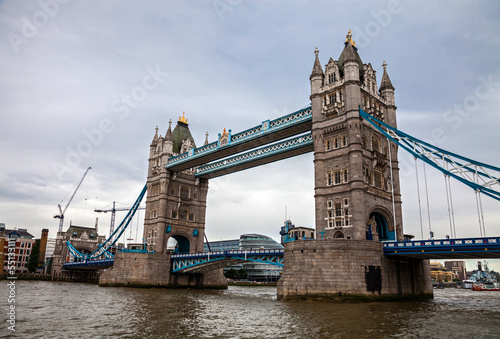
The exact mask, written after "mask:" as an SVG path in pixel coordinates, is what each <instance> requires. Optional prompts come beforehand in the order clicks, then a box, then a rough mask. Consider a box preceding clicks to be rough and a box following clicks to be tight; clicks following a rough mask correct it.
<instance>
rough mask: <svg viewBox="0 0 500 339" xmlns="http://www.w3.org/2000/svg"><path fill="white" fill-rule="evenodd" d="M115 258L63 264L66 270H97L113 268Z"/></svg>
mask: <svg viewBox="0 0 500 339" xmlns="http://www.w3.org/2000/svg"><path fill="white" fill-rule="evenodd" d="M113 262H114V258H109V259H98V260H85V261H73V262H67V263H65V264H63V269H65V270H97V269H102V268H108V267H111V266H113Z"/></svg>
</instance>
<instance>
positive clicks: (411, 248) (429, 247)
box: [384, 237, 500, 259]
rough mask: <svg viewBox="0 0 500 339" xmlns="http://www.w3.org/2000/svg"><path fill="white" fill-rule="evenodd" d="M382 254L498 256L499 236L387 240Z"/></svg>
mask: <svg viewBox="0 0 500 339" xmlns="http://www.w3.org/2000/svg"><path fill="white" fill-rule="evenodd" d="M384 254H385V255H386V256H389V257H410V258H419V259H488V258H500V237H490V238H464V239H436V240H418V241H388V242H384Z"/></svg>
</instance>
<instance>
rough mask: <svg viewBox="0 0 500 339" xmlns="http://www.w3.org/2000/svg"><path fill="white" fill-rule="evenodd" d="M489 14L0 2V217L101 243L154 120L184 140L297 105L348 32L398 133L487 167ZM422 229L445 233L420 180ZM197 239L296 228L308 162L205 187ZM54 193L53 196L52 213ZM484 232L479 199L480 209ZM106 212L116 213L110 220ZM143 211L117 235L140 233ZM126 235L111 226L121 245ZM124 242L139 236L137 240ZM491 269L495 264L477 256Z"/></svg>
mask: <svg viewBox="0 0 500 339" xmlns="http://www.w3.org/2000/svg"><path fill="white" fill-rule="evenodd" d="M499 16H500V4H499V3H498V2H496V1H480V2H476V1H460V2H455V1H439V2H425V5H424V4H423V3H421V2H406V1H357V2H351V1H336V2H331V1H314V2H304V1H287V2H284V1H272V2H269V1H243V0H242V1H226V0H220V1H206V2H202V1H183V2H174V1H116V0H111V1H94V2H88V1H78V0H77V1H62V0H53V1H40V2H39V1H14V0H7V1H2V2H0V36H2V37H3V39H4V40H3V42H4V43H3V44H1V45H0V67H1V72H2V77H1V78H0V103H1V108H2V109H1V110H0V122H1V123H0V158H1V159H2V162H1V163H2V166H1V170H0V222H3V223H5V224H6V227H7V228H14V227H19V228H27V229H28V230H29V232H30V233H32V234H33V235H34V236H35V237H39V236H40V233H41V229H42V228H48V229H49V237H51V238H53V237H55V235H56V232H57V228H58V220H57V219H54V218H53V216H54V215H56V214H57V213H58V208H57V204H58V203H59V202H61V200H62V199H63V198H64V197H66V199H68V198H69V196H70V195H71V193H72V189H73V188H74V186H75V185H76V184H77V183H78V181H79V180H80V179H81V177H82V175H83V173H84V171H85V169H86V168H87V167H89V166H91V167H92V170H91V171H89V173H88V175H87V177H86V178H85V180H84V182H83V183H82V186H81V187H80V190H79V191H78V193H77V194H76V195H75V198H74V200H73V202H72V203H71V205H70V206H69V208H68V210H67V212H66V215H65V223H64V229H67V228H68V227H69V225H70V221H72V222H73V224H76V225H81V226H87V227H92V226H93V225H94V224H95V219H96V218H99V230H100V233H101V232H103V233H105V234H106V235H107V234H109V222H110V214H109V213H108V214H102V213H94V212H93V211H94V208H99V209H106V208H110V207H111V205H112V202H113V201H116V202H117V206H118V207H123V206H127V205H128V206H130V205H132V203H133V202H134V200H135V199H136V197H137V196H138V195H139V192H140V190H141V188H142V186H143V185H144V183H145V181H146V176H147V160H148V155H149V145H150V143H151V140H152V139H153V136H154V132H155V127H156V126H158V128H159V133H161V134H162V135H164V134H165V132H166V130H167V128H168V121H169V120H170V119H172V122H173V124H174V125H175V123H176V121H177V120H178V118H179V117H180V116H182V114H183V112H185V116H186V118H187V119H188V122H189V128H190V130H191V133H192V135H193V137H194V139H195V142H196V144H197V145H198V146H200V145H202V144H203V141H204V140H205V133H206V132H208V134H209V141H210V142H212V141H215V140H216V137H217V134H218V133H221V132H222V130H223V129H224V128H226V129H231V130H232V131H233V133H235V132H238V131H242V130H245V129H247V128H250V127H253V126H256V125H259V124H260V123H261V122H262V121H264V120H267V119H273V118H277V117H279V116H282V115H285V114H288V113H291V112H294V111H296V110H298V109H300V108H302V107H304V106H306V105H308V104H309V103H310V100H309V95H310V84H309V75H310V74H311V71H312V67H313V62H314V53H313V52H314V49H315V48H316V47H318V49H319V58H320V61H321V64H322V65H323V66H324V65H326V63H327V62H328V60H329V58H330V57H331V58H333V59H335V60H336V59H338V57H339V55H340V53H341V51H342V49H343V47H344V41H345V36H346V34H347V32H348V30H349V29H351V31H352V35H353V39H354V40H355V41H356V46H357V48H358V53H359V55H360V57H361V59H362V61H363V62H364V63H366V64H368V63H371V65H372V66H373V68H374V69H375V70H376V72H377V81H378V84H380V80H381V76H382V63H383V62H384V61H386V62H387V71H388V74H389V76H390V78H391V81H392V84H393V85H394V87H395V97H396V106H397V107H398V109H397V117H398V128H399V129H401V130H402V131H404V132H406V133H408V134H411V135H413V136H415V137H417V138H420V139H423V140H426V141H429V142H430V143H433V144H435V145H437V146H439V147H442V148H444V149H447V150H450V151H453V152H455V153H458V154H461V155H464V156H466V157H470V158H473V159H476V160H479V161H482V162H485V163H489V164H492V165H495V166H500V151H499V148H498V146H497V145H499V144H500V133H498V128H499V126H500V114H498V107H499V106H500V91H499V89H500V64H499V63H498V55H500V24H499V21H498V17H499ZM399 157H400V161H401V163H400V168H401V172H400V173H401V189H402V200H403V227H404V232H405V233H408V234H413V235H415V236H416V237H417V238H421V237H422V233H423V237H424V238H426V237H428V234H429V225H428V221H427V220H428V217H427V209H426V202H425V201H424V195H425V193H424V186H423V185H424V183H423V173H422V172H421V171H422V169H423V168H422V165H421V164H420V165H419V170H420V172H419V176H420V180H421V181H420V194H421V199H422V208H423V209H422V219H423V223H422V227H421V224H420V215H419V208H418V203H417V189H416V183H415V181H416V176H415V173H416V172H415V165H414V161H413V158H412V157H411V156H409V155H407V154H403V153H402V151H400V154H399ZM427 176H428V177H427V180H428V186H429V188H430V193H429V204H430V206H431V208H430V211H429V213H430V216H431V226H430V227H431V228H432V230H433V231H434V233H435V237H436V238H445V237H446V235H448V234H449V233H450V225H449V219H448V210H447V203H446V193H445V186H444V179H443V176H442V174H440V173H437V172H436V171H434V170H432V169H429V168H428V169H427ZM209 185H210V188H209V193H208V205H207V215H206V233H207V237H208V239H209V240H211V241H216V240H219V239H233V238H238V237H239V235H240V234H245V233H260V234H265V235H268V236H271V237H272V238H273V239H275V240H279V229H280V227H281V226H282V225H283V221H284V219H285V206H287V209H288V216H289V218H290V219H291V220H292V222H293V223H295V224H296V225H298V226H308V227H314V226H315V225H314V186H313V156H312V154H306V155H302V156H298V157H295V158H291V159H288V160H284V161H280V162H276V163H272V164H269V165H266V166H261V167H257V168H254V169H250V170H246V171H242V172H238V173H235V174H231V175H228V176H224V177H220V178H216V179H213V180H211V181H210V184H209ZM452 192H453V202H454V211H455V221H456V229H457V235H458V236H459V237H476V236H479V226H478V214H477V209H476V201H475V196H474V193H473V192H472V191H471V190H470V189H468V188H466V187H462V186H461V185H460V184H459V183H457V182H452ZM66 202H67V200H64V201H63V205H64V204H65V203H66ZM482 204H483V210H484V221H485V225H486V234H487V235H496V236H498V235H500V225H499V223H498V220H500V209H499V207H498V206H499V205H498V202H497V201H494V200H493V199H490V198H488V197H483V198H482ZM123 216H124V214H123V212H121V213H120V212H119V213H117V218H116V219H117V223H119V221H121V219H122V218H123ZM143 218H144V211H141V212H140V216H139V219H138V220H134V221H133V223H132V225H133V227H134V228H133V229H132V236H133V237H134V236H135V233H136V229H138V230H137V233H138V234H139V236H138V238H142V222H143V220H142V219H143ZM128 236H129V232H127V237H128ZM138 240H139V241H140V239H138ZM488 261H490V262H491V263H492V264H491V265H490V266H492V267H494V268H495V270H497V271H500V263H499V261H493V260H488Z"/></svg>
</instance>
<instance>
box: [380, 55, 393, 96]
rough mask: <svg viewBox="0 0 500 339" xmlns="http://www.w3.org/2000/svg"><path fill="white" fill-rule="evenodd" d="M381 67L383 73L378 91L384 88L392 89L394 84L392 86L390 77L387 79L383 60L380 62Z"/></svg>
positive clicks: (385, 65)
mask: <svg viewBox="0 0 500 339" xmlns="http://www.w3.org/2000/svg"><path fill="white" fill-rule="evenodd" d="M382 67H383V68H384V74H382V81H381V83H380V89H379V90H380V91H382V90H384V89H391V90H393V91H394V86H392V83H391V79H389V74H387V70H386V67H387V63H386V62H385V60H384V63H383V64H382Z"/></svg>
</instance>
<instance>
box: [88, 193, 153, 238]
mask: <svg viewBox="0 0 500 339" xmlns="http://www.w3.org/2000/svg"><path fill="white" fill-rule="evenodd" d="M130 209H131V208H130V207H122V208H116V207H115V201H113V208H112V209H110V210H99V209H94V212H98V213H107V212H111V224H110V225H109V234H110V235H111V234H113V231H114V230H115V214H116V212H117V211H128V210H130ZM137 209H138V210H145V209H146V207H144V206H139V207H137Z"/></svg>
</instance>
